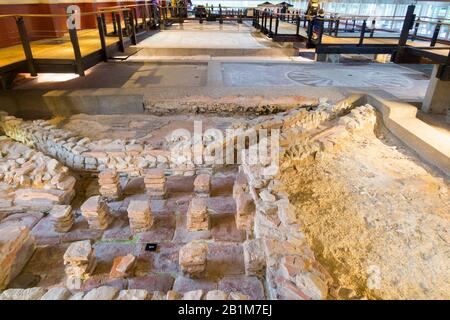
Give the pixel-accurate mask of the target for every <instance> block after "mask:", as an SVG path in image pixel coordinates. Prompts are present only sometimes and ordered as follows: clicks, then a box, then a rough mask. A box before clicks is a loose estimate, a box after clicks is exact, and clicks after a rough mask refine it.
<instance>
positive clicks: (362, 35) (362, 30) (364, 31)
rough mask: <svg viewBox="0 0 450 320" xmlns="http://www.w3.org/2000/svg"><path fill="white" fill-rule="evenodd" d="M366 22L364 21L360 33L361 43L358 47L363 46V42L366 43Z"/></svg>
mask: <svg viewBox="0 0 450 320" xmlns="http://www.w3.org/2000/svg"><path fill="white" fill-rule="evenodd" d="M366 25H367V24H366V20H364V21H363V24H362V28H361V33H360V35H359V43H358V46H362V44H363V41H364V36H365V33H366Z"/></svg>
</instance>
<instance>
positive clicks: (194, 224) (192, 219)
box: [186, 198, 210, 231]
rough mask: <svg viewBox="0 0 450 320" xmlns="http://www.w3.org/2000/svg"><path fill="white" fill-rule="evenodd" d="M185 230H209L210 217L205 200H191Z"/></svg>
mask: <svg viewBox="0 0 450 320" xmlns="http://www.w3.org/2000/svg"><path fill="white" fill-rule="evenodd" d="M186 228H187V229H188V230H189V231H202V230H209V228H210V217H209V213H208V207H207V201H206V199H205V198H192V200H191V202H190V203H189V208H188V211H187V221H186Z"/></svg>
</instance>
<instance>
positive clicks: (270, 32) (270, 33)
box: [269, 13, 273, 36]
mask: <svg viewBox="0 0 450 320" xmlns="http://www.w3.org/2000/svg"><path fill="white" fill-rule="evenodd" d="M272 20H273V14H272V13H270V23H269V36H272Z"/></svg>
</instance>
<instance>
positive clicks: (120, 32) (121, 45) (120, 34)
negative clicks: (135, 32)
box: [115, 12, 125, 52]
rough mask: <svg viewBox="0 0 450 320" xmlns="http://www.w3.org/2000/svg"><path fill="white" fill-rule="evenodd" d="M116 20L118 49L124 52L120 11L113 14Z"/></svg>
mask: <svg viewBox="0 0 450 320" xmlns="http://www.w3.org/2000/svg"><path fill="white" fill-rule="evenodd" d="M115 17H116V22H117V33H118V34H119V50H120V51H121V52H125V44H124V42H123V32H122V22H121V21H120V12H118V13H116V14H115Z"/></svg>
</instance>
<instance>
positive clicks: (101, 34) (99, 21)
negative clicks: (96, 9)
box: [97, 15, 108, 62]
mask: <svg viewBox="0 0 450 320" xmlns="http://www.w3.org/2000/svg"><path fill="white" fill-rule="evenodd" d="M103 18H104V15H97V26H98V35H99V37H100V44H101V46H102V54H103V61H105V62H106V61H108V49H107V47H106V40H105V29H104V27H103V25H104V24H103V22H104V20H103Z"/></svg>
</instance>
